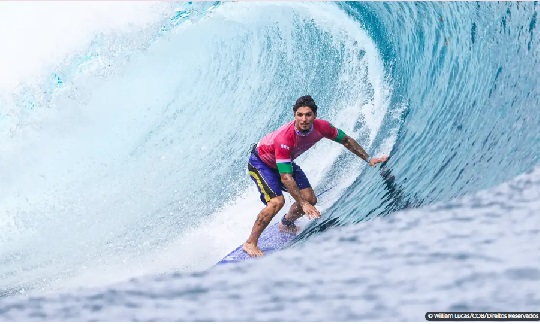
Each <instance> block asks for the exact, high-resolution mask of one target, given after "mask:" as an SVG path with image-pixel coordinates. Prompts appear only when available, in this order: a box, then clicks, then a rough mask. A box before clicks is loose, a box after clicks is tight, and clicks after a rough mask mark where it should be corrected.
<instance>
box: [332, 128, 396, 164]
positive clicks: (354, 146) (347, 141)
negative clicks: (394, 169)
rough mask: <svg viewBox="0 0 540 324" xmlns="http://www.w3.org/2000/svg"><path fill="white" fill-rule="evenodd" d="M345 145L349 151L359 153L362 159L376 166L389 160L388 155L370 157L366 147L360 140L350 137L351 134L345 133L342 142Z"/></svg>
mask: <svg viewBox="0 0 540 324" xmlns="http://www.w3.org/2000/svg"><path fill="white" fill-rule="evenodd" d="M341 144H343V146H345V147H346V148H347V149H348V150H349V151H351V152H353V153H354V154H356V155H358V156H359V157H360V158H361V159H362V160H364V161H366V162H368V163H369V165H371V166H375V165H376V164H377V163H381V162H384V161H386V160H388V156H383V157H380V158H375V157H372V158H370V157H369V155H368V154H367V153H366V151H365V150H364V148H363V147H362V146H360V144H358V142H357V141H356V140H355V139H354V138H352V137H350V136H349V135H345V137H344V138H343V142H341Z"/></svg>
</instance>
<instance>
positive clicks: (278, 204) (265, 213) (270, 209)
mask: <svg viewBox="0 0 540 324" xmlns="http://www.w3.org/2000/svg"><path fill="white" fill-rule="evenodd" d="M284 204H285V198H283V196H277V197H274V198H272V199H270V201H268V203H267V204H266V207H264V208H263V210H261V212H260V213H259V215H257V220H256V221H255V224H254V225H253V228H252V230H251V235H250V236H249V238H248V239H247V241H246V243H244V245H243V246H242V249H243V250H244V251H245V252H246V253H247V254H249V255H251V256H261V255H263V252H262V251H261V249H259V247H258V246H257V243H258V241H259V237H260V236H261V234H262V232H263V231H264V229H265V228H266V226H268V224H270V221H271V220H272V218H273V217H274V216H275V215H276V214H277V213H278V212H279V211H280V210H281V208H283V205H284Z"/></svg>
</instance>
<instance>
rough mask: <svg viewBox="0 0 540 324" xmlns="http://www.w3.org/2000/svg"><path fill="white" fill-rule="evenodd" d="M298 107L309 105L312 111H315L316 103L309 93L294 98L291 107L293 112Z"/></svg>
mask: <svg viewBox="0 0 540 324" xmlns="http://www.w3.org/2000/svg"><path fill="white" fill-rule="evenodd" d="M300 107H309V108H311V110H312V111H313V112H314V113H317V105H316V104H315V100H313V98H311V96H310V95H307V96H302V97H300V98H298V99H296V103H295V104H294V105H293V107H292V110H293V111H294V113H295V114H296V111H297V110H298V108H300Z"/></svg>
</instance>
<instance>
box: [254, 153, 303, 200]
mask: <svg viewBox="0 0 540 324" xmlns="http://www.w3.org/2000/svg"><path fill="white" fill-rule="evenodd" d="M292 166H293V174H292V176H293V178H294V181H296V184H297V185H298V189H300V190H302V189H306V188H311V185H310V184H309V180H308V178H307V177H306V174H305V173H304V171H302V169H300V167H299V166H298V165H297V164H296V163H294V162H293V163H292ZM248 171H249V176H250V177H251V179H253V181H254V182H255V184H256V185H257V189H258V190H259V192H260V193H261V201H262V202H263V203H264V204H265V205H266V203H268V202H269V201H270V199H272V198H275V197H278V196H283V192H282V191H285V192H287V188H285V185H284V184H283V182H281V176H280V175H279V172H278V170H277V169H272V168H271V167H269V166H268V165H267V164H266V163H264V162H263V161H261V160H260V159H259V157H258V156H257V155H256V154H254V153H251V156H250V157H249V163H248Z"/></svg>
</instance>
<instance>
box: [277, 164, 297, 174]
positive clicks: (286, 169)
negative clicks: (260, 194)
mask: <svg viewBox="0 0 540 324" xmlns="http://www.w3.org/2000/svg"><path fill="white" fill-rule="evenodd" d="M276 165H277V169H278V172H279V173H290V174H292V173H293V172H292V163H291V162H287V163H276Z"/></svg>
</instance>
